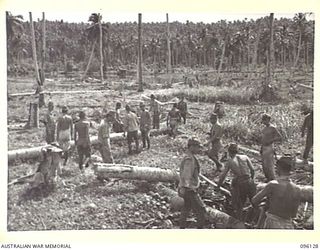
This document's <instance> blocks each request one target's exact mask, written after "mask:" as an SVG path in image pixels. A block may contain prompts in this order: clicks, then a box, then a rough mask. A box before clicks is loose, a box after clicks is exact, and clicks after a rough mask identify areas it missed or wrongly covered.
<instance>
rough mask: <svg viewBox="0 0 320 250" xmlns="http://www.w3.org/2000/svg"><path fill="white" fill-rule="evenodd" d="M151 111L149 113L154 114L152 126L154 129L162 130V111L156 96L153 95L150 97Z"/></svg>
mask: <svg viewBox="0 0 320 250" xmlns="http://www.w3.org/2000/svg"><path fill="white" fill-rule="evenodd" d="M150 98H151V101H150V109H149V112H150V113H152V125H153V128H154V129H159V128H160V111H159V103H158V102H157V100H156V98H155V96H154V95H153V94H152V95H151V96H150Z"/></svg>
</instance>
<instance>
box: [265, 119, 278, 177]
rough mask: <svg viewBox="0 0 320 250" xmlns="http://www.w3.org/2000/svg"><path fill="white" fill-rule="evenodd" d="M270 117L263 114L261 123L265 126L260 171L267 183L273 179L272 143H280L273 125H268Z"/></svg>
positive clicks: (273, 153) (273, 155)
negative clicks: (261, 170)
mask: <svg viewBox="0 0 320 250" xmlns="http://www.w3.org/2000/svg"><path fill="white" fill-rule="evenodd" d="M270 120H271V116H270V115H268V114H264V115H263V116H262V123H263V124H264V125H265V127H264V129H263V130H262V133H261V134H262V136H261V144H262V145H261V150H260V153H261V158H262V169H263V172H264V175H265V176H266V178H267V181H271V180H274V179H275V173H274V160H275V149H274V143H275V142H281V141H282V136H281V135H280V133H279V131H278V130H277V129H276V127H275V126H274V125H272V124H271V123H270Z"/></svg>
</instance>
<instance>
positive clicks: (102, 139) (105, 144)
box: [98, 112, 113, 163]
mask: <svg viewBox="0 0 320 250" xmlns="http://www.w3.org/2000/svg"><path fill="white" fill-rule="evenodd" d="M112 121H113V118H112V114H111V113H110V112H109V113H107V114H106V115H105V117H104V119H103V120H102V121H101V123H100V126H99V129H98V141H99V151H100V154H101V156H102V160H103V162H104V163H113V157H112V153H111V145H110V130H111V124H112Z"/></svg>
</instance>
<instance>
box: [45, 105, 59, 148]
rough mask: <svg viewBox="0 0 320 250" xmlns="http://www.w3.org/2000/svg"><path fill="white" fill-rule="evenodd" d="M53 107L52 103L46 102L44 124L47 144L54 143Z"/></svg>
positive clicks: (54, 123) (54, 122)
mask: <svg viewBox="0 0 320 250" xmlns="http://www.w3.org/2000/svg"><path fill="white" fill-rule="evenodd" d="M53 109H54V105H53V102H52V101H49V102H48V112H47V114H46V115H45V118H44V120H42V122H43V123H44V125H45V127H46V142H47V143H48V144H50V143H52V142H54V141H55V133H56V121H55V114H54V112H53Z"/></svg>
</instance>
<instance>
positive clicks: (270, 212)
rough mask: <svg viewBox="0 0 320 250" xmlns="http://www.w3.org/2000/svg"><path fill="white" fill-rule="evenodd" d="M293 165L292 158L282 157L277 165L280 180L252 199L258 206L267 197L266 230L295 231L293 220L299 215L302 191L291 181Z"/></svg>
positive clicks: (273, 182) (270, 184) (273, 181)
mask: <svg viewBox="0 0 320 250" xmlns="http://www.w3.org/2000/svg"><path fill="white" fill-rule="evenodd" d="M292 165H293V161H292V159H291V158H290V157H281V158H280V159H279V160H278V161H277V163H276V166H277V167H276V171H277V174H278V175H279V178H277V180H272V181H270V182H269V183H268V184H267V185H266V187H265V188H264V189H263V190H261V191H260V192H259V193H257V194H256V195H255V196H254V197H253V198H252V204H253V205H258V204H259V203H260V201H261V200H262V199H263V198H264V197H267V200H268V205H269V208H268V209H267V212H266V219H265V222H264V226H263V228H265V229H294V228H293V224H292V218H294V217H295V216H296V214H297V211H298V207H299V204H300V200H301V191H300V189H299V187H298V186H297V185H295V184H294V183H293V182H292V181H291V180H290V179H289V175H290V171H291V168H292Z"/></svg>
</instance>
